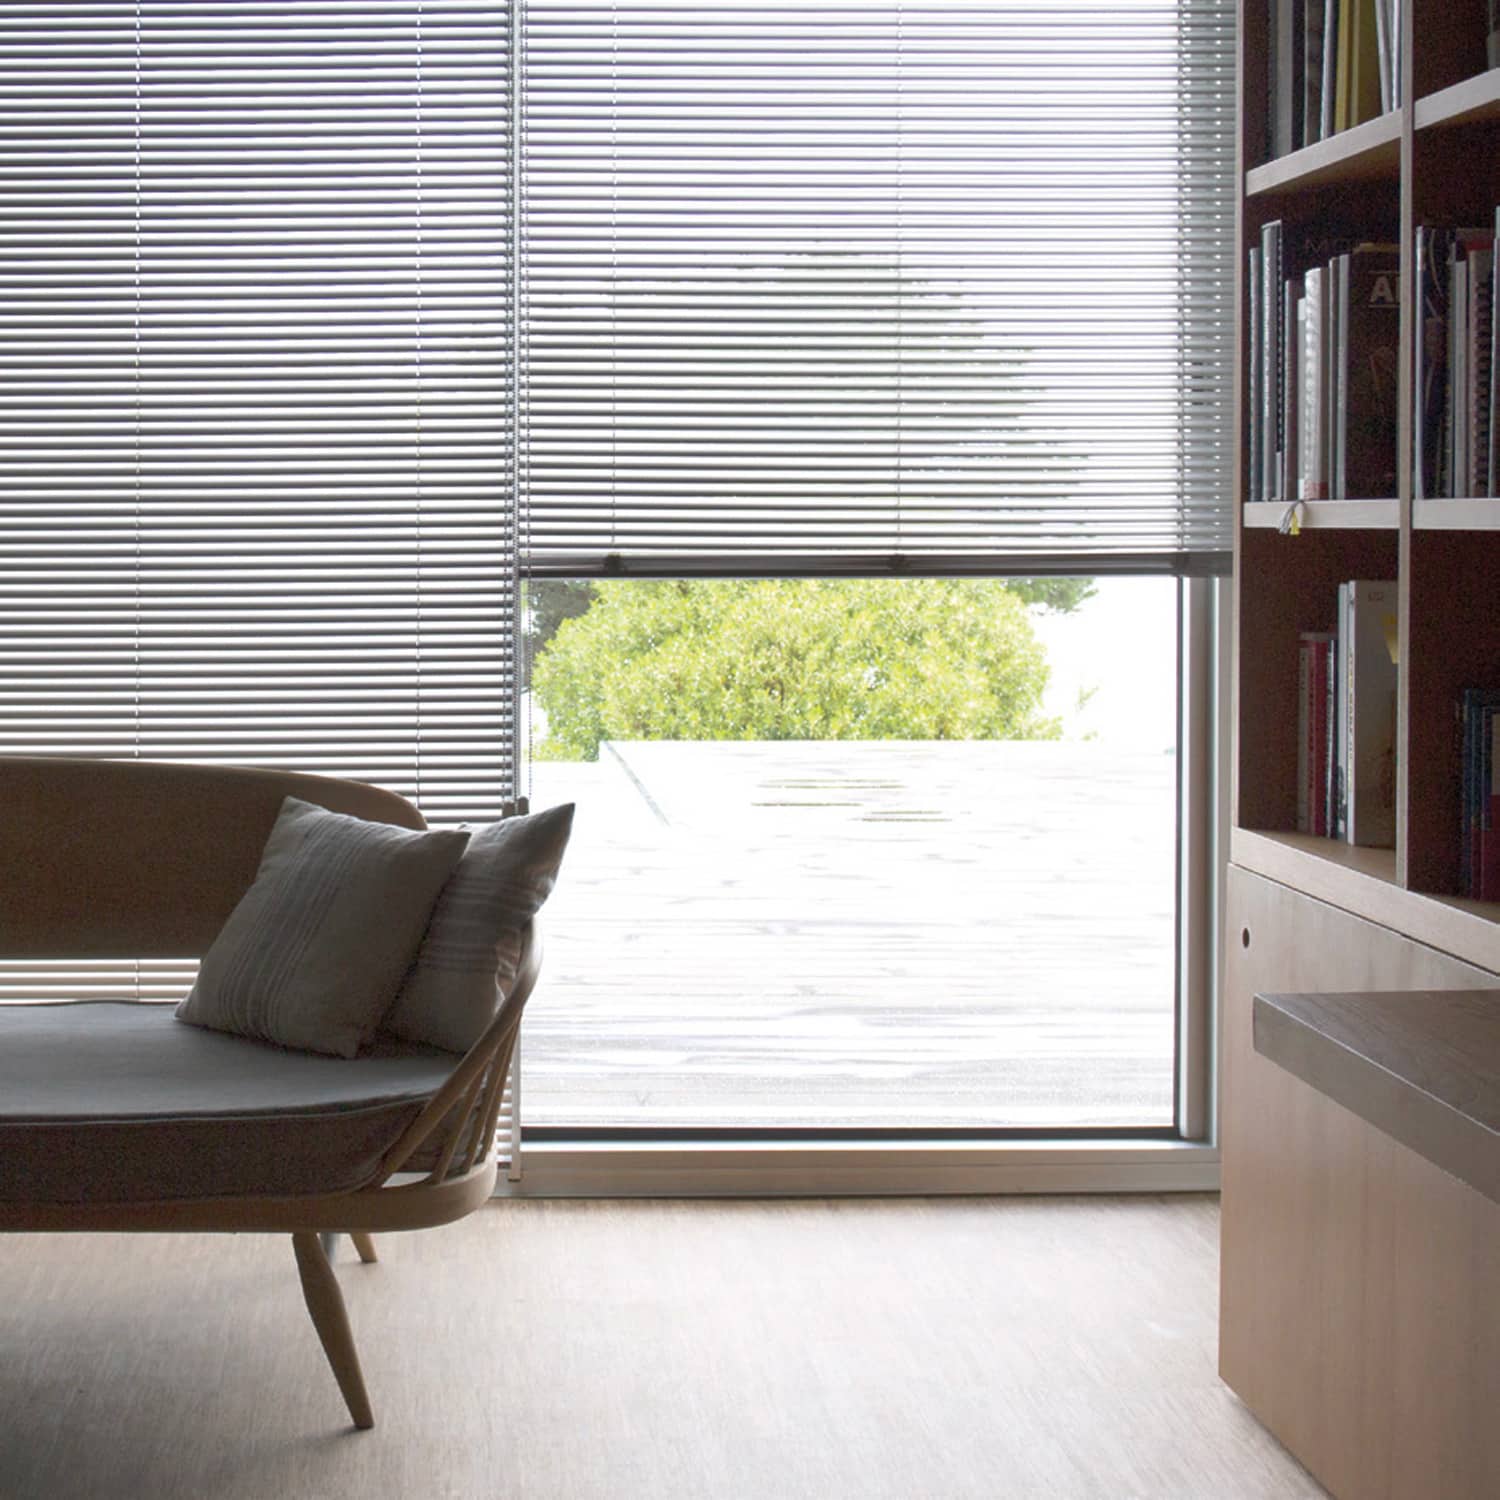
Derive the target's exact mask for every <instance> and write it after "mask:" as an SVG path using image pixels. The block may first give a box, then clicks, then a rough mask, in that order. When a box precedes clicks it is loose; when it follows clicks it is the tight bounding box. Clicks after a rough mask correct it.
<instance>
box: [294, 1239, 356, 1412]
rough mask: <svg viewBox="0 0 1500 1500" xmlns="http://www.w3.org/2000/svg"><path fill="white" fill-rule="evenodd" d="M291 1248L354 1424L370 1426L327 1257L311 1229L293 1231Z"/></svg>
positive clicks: (340, 1297)
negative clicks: (309, 1231) (297, 1232)
mask: <svg viewBox="0 0 1500 1500" xmlns="http://www.w3.org/2000/svg"><path fill="white" fill-rule="evenodd" d="M292 1250H293V1251H294V1252H295V1254H296V1256H297V1273H298V1275H300V1276H301V1278H302V1296H303V1300H304V1301H306V1303H307V1310H308V1312H309V1313H311V1314H312V1320H313V1327H314V1328H316V1329H317V1330H318V1338H319V1339H320V1340H321V1341H322V1344H323V1352H324V1354H326V1355H327V1356H328V1363H329V1364H330V1365H331V1366H332V1367H333V1373H334V1376H335V1378H336V1379H337V1380H338V1383H339V1390H341V1391H342V1392H343V1394H344V1404H345V1405H346V1406H347V1407H348V1408H349V1415H350V1416H351V1417H352V1418H353V1419H354V1425H355V1426H356V1427H373V1426H374V1425H375V1417H374V1415H373V1414H372V1412H371V1411H370V1398H369V1397H368V1396H367V1395H366V1394H365V1378H364V1376H363V1375H362V1374H361V1373H360V1368H359V1356H358V1355H357V1354H356V1353H355V1352H354V1335H353V1334H352V1333H351V1332H350V1330H349V1314H348V1313H347V1312H346V1311H345V1309H344V1298H343V1294H342V1293H341V1292H340V1291H339V1283H338V1278H337V1277H336V1276H335V1275H334V1274H333V1267H332V1266H331V1265H329V1264H328V1257H327V1256H326V1255H325V1254H324V1253H323V1247H322V1245H321V1244H319V1242H318V1236H317V1235H316V1234H312V1233H302V1234H294V1235H293V1236H292Z"/></svg>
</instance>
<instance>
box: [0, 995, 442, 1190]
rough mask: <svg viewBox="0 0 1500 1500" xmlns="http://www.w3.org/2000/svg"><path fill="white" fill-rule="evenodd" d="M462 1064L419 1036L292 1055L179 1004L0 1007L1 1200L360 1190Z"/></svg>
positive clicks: (97, 1003) (89, 1003) (107, 1002)
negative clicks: (336, 1054)
mask: <svg viewBox="0 0 1500 1500" xmlns="http://www.w3.org/2000/svg"><path fill="white" fill-rule="evenodd" d="M457 1061H458V1059H457V1058H455V1057H454V1056H453V1054H452V1053H451V1052H440V1051H439V1050H437V1049H436V1048H433V1047H423V1046H418V1045H414V1044H409V1043H408V1044H394V1043H392V1044H383V1045H378V1046H377V1047H375V1048H374V1049H372V1050H371V1052H370V1053H368V1054H366V1055H362V1056H360V1057H358V1058H355V1059H352V1060H348V1059H343V1058H333V1057H325V1056H321V1055H318V1054H316V1053H309V1052H289V1051H285V1050H283V1049H282V1048H280V1047H276V1046H272V1045H270V1044H268V1043H265V1042H257V1041H250V1040H247V1039H246V1038H243V1037H236V1036H229V1035H226V1034H224V1033H222V1032H216V1031H206V1030H203V1029H202V1028H200V1027H196V1026H184V1025H182V1024H181V1022H179V1021H176V1020H174V1019H173V1016H172V1007H171V1006H168V1005H152V1004H132V1003H129V1002H121V1001H92V1002H86V1003H83V1004H78V1005H60V1004H48V1005H9V1006H0V1201H3V1202H11V1203H15V1202H21V1203H40V1202H50V1203H132V1202H155V1201H159V1200H162V1199H169V1198H199V1197H240V1196H249V1195H274V1196H279V1195H283V1194H304V1193H326V1192H339V1191H344V1190H347V1189H351V1188H355V1187H358V1186H359V1185H360V1184H361V1183H363V1182H364V1181H366V1180H367V1179H368V1178H369V1176H370V1175H371V1173H372V1172H373V1171H374V1170H375V1167H376V1166H377V1164H378V1163H379V1161H380V1158H381V1156H382V1155H383V1153H384V1152H385V1151H386V1150H387V1149H389V1147H390V1146H392V1145H393V1144H394V1143H395V1141H396V1138H397V1137H398V1136H399V1135H400V1134H401V1132H402V1131H403V1130H404V1129H405V1128H406V1126H407V1125H408V1124H409V1123H410V1122H411V1121H412V1120H413V1119H415V1118H416V1116H417V1114H418V1112H419V1111H420V1109H421V1107H422V1105H423V1104H424V1103H425V1102H426V1101H427V1099H429V1098H430V1097H431V1096H432V1094H433V1093H434V1092H436V1090H437V1089H438V1088H439V1087H440V1086H441V1085H442V1083H443V1082H444V1080H446V1079H447V1077H448V1075H449V1074H450V1073H451V1072H452V1071H453V1069H454V1067H455V1065H456V1064H457Z"/></svg>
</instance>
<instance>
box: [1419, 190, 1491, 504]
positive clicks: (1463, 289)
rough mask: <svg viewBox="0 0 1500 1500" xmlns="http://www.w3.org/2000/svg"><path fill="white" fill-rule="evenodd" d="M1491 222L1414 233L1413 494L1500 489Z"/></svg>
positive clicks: (1485, 492) (1443, 495)
mask: <svg viewBox="0 0 1500 1500" xmlns="http://www.w3.org/2000/svg"><path fill="white" fill-rule="evenodd" d="M1497 230H1500V208H1497V209H1496V211H1495V225H1494V227H1493V228H1484V229H1434V228H1428V227H1423V228H1419V229H1418V230H1417V236H1416V275H1417V285H1418V287H1419V288H1420V293H1421V296H1420V306H1421V315H1422V333H1421V338H1420V339H1418V341H1417V370H1416V385H1417V391H1418V393H1419V396H1418V400H1417V409H1416V413H1415V418H1416V423H1415V431H1414V433H1413V449H1414V451H1415V454H1416V463H1415V467H1416V473H1415V475H1414V476H1413V478H1414V481H1415V486H1416V494H1417V497H1418V499H1434V498H1448V499H1453V498H1466V497H1469V496H1494V495H1496V494H1500V430H1497V429H1500V422H1497V417H1500V384H1497V380H1496V375H1497V371H1496V363H1495V355H1496V346H1495V338H1496V326H1495V313H1494V309H1495V294H1496V290H1497V284H1496V277H1497V272H1500V265H1497V257H1496V255H1495V236H1496V231H1497Z"/></svg>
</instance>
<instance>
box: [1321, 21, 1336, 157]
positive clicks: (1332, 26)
mask: <svg viewBox="0 0 1500 1500" xmlns="http://www.w3.org/2000/svg"><path fill="white" fill-rule="evenodd" d="M1338 49H1339V0H1325V3H1324V6H1323V90H1322V101H1321V102H1322V107H1323V113H1322V118H1321V119H1320V120H1319V122H1318V133H1319V135H1321V136H1322V138H1323V139H1324V140H1327V139H1328V137H1329V136H1331V135H1332V134H1333V132H1334V131H1335V130H1336V129H1337V128H1338V127H1337V126H1336V125H1335V124H1334V123H1333V107H1334V101H1335V90H1336V88H1337V75H1338Z"/></svg>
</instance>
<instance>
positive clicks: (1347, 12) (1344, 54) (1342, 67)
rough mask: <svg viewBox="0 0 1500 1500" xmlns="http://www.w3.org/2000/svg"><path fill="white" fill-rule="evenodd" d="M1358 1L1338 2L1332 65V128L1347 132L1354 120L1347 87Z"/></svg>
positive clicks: (1349, 79) (1350, 75)
mask: <svg viewBox="0 0 1500 1500" xmlns="http://www.w3.org/2000/svg"><path fill="white" fill-rule="evenodd" d="M1358 3H1359V0H1338V7H1339V23H1338V35H1337V47H1338V55H1337V57H1336V58H1335V59H1334V64H1333V128H1334V130H1336V131H1338V130H1347V129H1348V128H1349V127H1350V126H1351V125H1352V124H1354V123H1355V122H1354V120H1353V119H1352V118H1351V116H1350V110H1349V85H1350V82H1351V80H1352V78H1353V72H1354V70H1353V66H1352V64H1351V61H1350V41H1351V39H1352V38H1353V36H1354V24H1355V13H1356V9H1357V6H1358Z"/></svg>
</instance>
